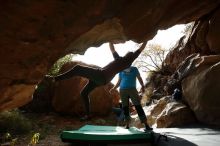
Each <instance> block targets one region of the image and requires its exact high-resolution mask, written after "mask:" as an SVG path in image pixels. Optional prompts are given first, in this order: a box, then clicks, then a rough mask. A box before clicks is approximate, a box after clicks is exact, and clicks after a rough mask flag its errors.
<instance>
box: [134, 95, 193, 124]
mask: <svg viewBox="0 0 220 146" xmlns="http://www.w3.org/2000/svg"><path fill="white" fill-rule="evenodd" d="M144 110H145V113H146V116H147V122H148V124H149V125H150V126H153V127H157V128H164V127H174V126H182V125H185V124H189V123H194V122H195V117H194V116H193V112H192V111H191V110H190V108H189V107H187V106H186V105H185V104H183V103H181V102H179V101H175V100H172V99H171V97H170V96H166V97H163V98H161V99H160V100H158V101H157V102H156V103H155V104H152V105H151V106H148V107H144ZM132 125H135V126H137V127H143V125H141V124H140V121H139V119H138V116H137V115H134V116H133V119H132Z"/></svg>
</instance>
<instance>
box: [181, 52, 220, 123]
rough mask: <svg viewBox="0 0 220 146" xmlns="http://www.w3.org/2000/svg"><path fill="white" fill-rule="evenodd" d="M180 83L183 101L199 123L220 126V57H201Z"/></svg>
mask: <svg viewBox="0 0 220 146" xmlns="http://www.w3.org/2000/svg"><path fill="white" fill-rule="evenodd" d="M198 59H199V60H200V61H199V62H200V63H198V64H195V66H196V68H195V69H194V71H193V72H192V73H191V74H190V75H189V76H188V77H186V78H185V79H184V80H183V81H182V90H183V95H184V97H185V100H186V101H187V103H188V104H189V106H190V107H191V109H192V110H193V111H194V113H195V115H196V117H197V119H198V120H199V121H200V122H203V123H207V124H213V125H218V126H219V125H220V113H219V111H220V107H219V105H220V99H219V97H220V92H219V89H220V78H219V75H220V56H219V55H212V56H202V57H201V58H198Z"/></svg>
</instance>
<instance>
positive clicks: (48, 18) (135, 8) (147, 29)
mask: <svg viewBox="0 0 220 146" xmlns="http://www.w3.org/2000/svg"><path fill="white" fill-rule="evenodd" d="M219 3H220V2H219V1H218V0H203V1H196V0H193V1H192V0H185V1H179V0H175V1H173V0H168V1H160V0H154V1H144V0H143V1H131V0H129V1H127V0H126V1H125V0H117V1H110V0H96V1H87V0H74V1H72V0H63V1H61V0H44V1H38V0H32V1H29V0H22V1H21V0H14V1H13V2H12V1H2V2H1V5H0V18H1V19H0V38H1V39H0V48H1V49H0V58H1V61H0V68H1V71H0V110H4V109H10V108H14V107H19V106H21V105H23V104H25V103H26V102H27V101H29V100H31V95H32V94H33V92H34V86H35V85H37V84H38V83H39V82H40V81H41V80H42V78H43V76H44V75H45V74H46V73H47V72H48V70H49V68H50V67H51V66H52V64H53V63H54V62H55V60H57V59H58V58H60V57H61V56H64V55H66V54H67V53H79V52H81V53H82V52H84V51H85V50H86V49H87V48H88V47H91V46H98V45H101V44H102V43H103V42H107V41H109V40H115V39H117V40H123V41H124V40H134V41H137V42H140V41H142V40H149V39H151V38H152V37H153V36H154V35H155V34H156V32H157V30H158V29H165V28H168V27H170V26H173V25H175V24H180V23H187V22H190V21H194V20H197V19H199V18H200V17H201V16H203V15H205V14H207V13H209V12H211V11H212V10H213V9H215V8H216V7H217V6H218V5H219ZM103 30H104V31H103ZM210 39H212V38H211V37H210ZM210 44H212V43H210ZM20 95H22V96H20Z"/></svg>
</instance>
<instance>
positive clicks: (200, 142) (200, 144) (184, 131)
mask: <svg viewBox="0 0 220 146" xmlns="http://www.w3.org/2000/svg"><path fill="white" fill-rule="evenodd" d="M154 131H155V133H156V138H158V133H164V134H166V135H167V136H168V141H166V140H165V138H163V137H161V140H160V141H159V142H158V146H219V145H220V129H217V128H209V127H207V126H202V125H193V126H188V127H184V128H161V129H155V130H154Z"/></svg>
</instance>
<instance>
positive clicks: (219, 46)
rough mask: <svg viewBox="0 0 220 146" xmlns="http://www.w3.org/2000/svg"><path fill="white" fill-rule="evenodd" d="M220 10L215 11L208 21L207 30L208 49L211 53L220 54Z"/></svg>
mask: <svg viewBox="0 0 220 146" xmlns="http://www.w3.org/2000/svg"><path fill="white" fill-rule="evenodd" d="M219 26H220V10H217V11H216V12H215V13H214V15H212V17H211V19H210V21H209V29H208V34H207V38H206V39H207V42H208V45H209V48H210V50H211V51H212V52H214V53H216V54H220V42H219V38H220V28H219Z"/></svg>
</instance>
